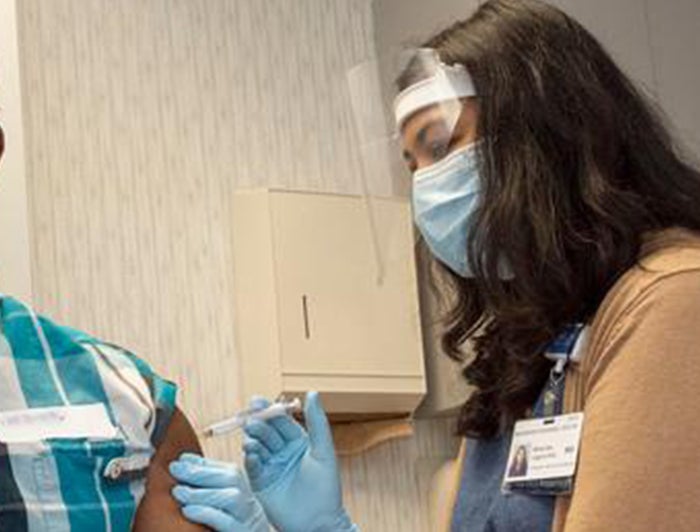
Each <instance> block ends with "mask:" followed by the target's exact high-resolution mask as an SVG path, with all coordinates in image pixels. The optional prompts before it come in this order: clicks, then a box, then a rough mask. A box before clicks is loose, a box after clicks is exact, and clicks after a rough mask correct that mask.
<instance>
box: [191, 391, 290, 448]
mask: <svg viewBox="0 0 700 532" xmlns="http://www.w3.org/2000/svg"><path fill="white" fill-rule="evenodd" d="M299 411H301V400H300V399H299V398H298V397H297V398H295V399H292V400H291V401H277V402H275V403H272V404H271V405H270V406H268V407H266V408H262V409H260V408H248V409H246V410H242V411H241V412H238V413H237V414H236V415H234V416H231V417H229V418H226V419H224V420H222V421H219V422H217V423H213V424H212V425H209V426H208V427H206V428H205V429H204V430H203V431H202V432H201V436H202V437H203V438H213V437H215V436H222V435H224V434H229V433H231V432H235V431H237V430H238V429H240V428H243V426H244V425H245V424H246V422H247V421H248V420H249V419H260V420H265V419H272V418H273V417H279V416H285V415H287V414H293V413H295V412H299Z"/></svg>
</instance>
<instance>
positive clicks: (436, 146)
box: [429, 142, 450, 161]
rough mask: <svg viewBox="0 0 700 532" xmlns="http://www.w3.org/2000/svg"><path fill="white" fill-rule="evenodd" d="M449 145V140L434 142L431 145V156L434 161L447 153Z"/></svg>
mask: <svg viewBox="0 0 700 532" xmlns="http://www.w3.org/2000/svg"><path fill="white" fill-rule="evenodd" d="M449 147H450V145H449V143H448V142H434V143H433V144H431V145H430V150H429V151H430V157H431V158H432V159H433V161H439V160H440V159H442V158H443V157H445V155H447V151H448V149H449Z"/></svg>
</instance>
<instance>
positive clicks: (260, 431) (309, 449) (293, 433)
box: [243, 392, 358, 532]
mask: <svg viewBox="0 0 700 532" xmlns="http://www.w3.org/2000/svg"><path fill="white" fill-rule="evenodd" d="M267 405H269V401H267V400H265V399H262V398H254V399H253V400H252V401H251V403H250V406H251V407H252V408H263V407H265V406H267ZM304 413H305V417H306V425H307V428H308V433H307V432H306V431H305V430H304V429H303V428H302V427H301V425H299V424H298V423H297V422H296V421H294V419H293V418H292V417H291V416H280V417H277V418H273V419H269V420H267V421H259V420H253V421H250V422H249V423H248V424H247V425H246V426H245V427H244V431H245V433H246V436H245V440H244V444H243V450H244V451H245V468H246V472H247V474H248V479H249V481H250V485H251V487H252V489H253V492H254V493H255V495H256V496H257V497H258V500H259V501H260V503H261V504H262V505H263V508H264V509H265V513H266V514H267V516H268V518H269V519H270V522H271V523H272V525H273V526H274V527H275V528H276V529H277V530H280V531H283V532H356V531H357V530H358V529H357V527H356V526H355V525H354V524H353V523H352V521H351V520H350V518H349V517H348V515H347V513H346V511H345V509H344V508H343V500H342V490H341V485H340V475H339V473H338V464H337V460H336V456H335V449H334V447H333V437H332V435H331V429H330V425H329V423H328V419H327V418H326V414H325V412H324V411H323V407H322V406H321V402H320V400H319V397H318V394H317V393H316V392H309V393H308V394H307V396H306V404H305V408H304Z"/></svg>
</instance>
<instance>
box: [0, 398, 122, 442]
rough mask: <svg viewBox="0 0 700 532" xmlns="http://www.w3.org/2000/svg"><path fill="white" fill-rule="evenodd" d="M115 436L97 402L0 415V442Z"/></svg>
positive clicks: (106, 437)
mask: <svg viewBox="0 0 700 532" xmlns="http://www.w3.org/2000/svg"><path fill="white" fill-rule="evenodd" d="M116 436H117V429H116V427H115V426H114V425H112V422H111V421H110V419H109V414H108V413H107V408H106V407H105V405H103V404H101V403H96V404H88V405H74V406H56V407H47V408H29V409H26V410H14V411H9V412H0V441H2V442H5V443H23V442H34V441H40V440H46V439H50V438H96V439H110V438H115V437H116Z"/></svg>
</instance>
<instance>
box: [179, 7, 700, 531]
mask: <svg viewBox="0 0 700 532" xmlns="http://www.w3.org/2000/svg"><path fill="white" fill-rule="evenodd" d="M425 47H426V48H429V49H431V50H433V52H434V54H435V55H436V56H437V57H438V58H439V61H440V63H441V64H442V65H443V66H442V67H441V68H442V72H443V73H444V77H446V78H451V77H455V78H457V79H458V80H461V81H460V82H458V83H457V85H456V86H458V88H459V90H457V91H456V94H457V96H458V99H459V103H460V106H459V116H458V118H457V120H456V121H455V122H454V125H453V126H452V125H451V124H452V122H450V120H448V117H446V116H441V113H443V112H444V108H445V106H443V105H442V104H441V103H440V102H437V101H429V102H428V103H429V105H425V106H424V107H422V108H411V107H410V106H408V107H409V110H410V112H409V113H403V115H401V116H398V112H397V125H398V127H399V131H400V134H401V137H402V140H403V145H404V155H405V158H406V160H407V163H408V165H409V167H410V168H411V170H412V171H413V172H414V181H413V187H414V188H413V194H414V213H415V216H416V223H417V225H418V227H419V229H420V230H421V233H422V235H423V237H424V239H425V241H426V243H427V244H428V246H429V247H430V249H431V250H432V251H433V254H434V255H435V256H436V257H437V258H438V259H439V260H440V261H441V263H442V267H443V268H444V269H445V270H446V271H447V273H448V275H449V277H450V279H451V281H452V283H451V284H452V287H451V288H452V289H454V290H456V292H457V294H458V298H457V302H456V304H455V305H454V307H453V308H452V311H451V312H450V314H449V319H448V323H449V327H448V330H447V332H446V334H445V336H444V338H443V345H444V348H445V350H446V351H447V353H449V354H450V355H451V356H452V357H454V358H458V359H459V358H460V357H461V355H460V352H461V350H460V347H462V345H463V344H464V343H465V342H467V341H470V342H471V343H472V344H473V347H474V350H475V353H476V354H475V356H474V358H473V359H472V360H471V361H470V363H469V365H468V366H467V368H466V370H465V371H464V376H465V378H466V379H467V381H468V382H469V383H471V384H472V385H474V386H475V387H476V392H475V393H474V394H473V395H471V396H470V397H469V398H468V400H467V401H466V402H465V404H464V406H463V408H462V410H461V413H460V416H459V423H458V433H459V434H460V435H461V436H463V437H464V438H465V445H463V448H462V452H461V458H460V466H459V467H460V469H459V475H458V476H459V485H458V486H457V487H456V488H455V498H454V500H455V503H454V507H453V510H452V516H451V523H452V524H451V526H452V530H454V531H460V530H537V531H539V530H555V531H561V530H565V531H566V532H574V531H575V532H579V531H607V530H620V529H625V530H675V531H678V530H700V509H697V508H696V501H697V500H698V496H700V471H698V469H697V468H695V467H693V466H692V465H691V464H695V463H696V462H697V450H696V449H697V447H698V443H700V416H697V415H696V406H695V397H696V382H698V378H699V377H700V348H699V347H698V342H697V339H696V335H697V331H698V321H697V320H698V316H700V174H699V173H698V171H697V170H696V169H695V168H693V167H692V166H691V165H690V164H689V163H688V162H686V161H685V160H684V159H683V156H682V155H681V154H680V153H679V151H678V149H677V146H675V145H674V143H673V139H672V138H671V137H670V135H669V133H668V131H667V130H666V128H665V126H664V124H663V122H662V120H661V118H660V116H659V114H657V111H656V110H655V109H654V107H653V106H652V105H651V104H650V103H649V102H648V101H647V100H646V99H645V97H644V96H643V95H642V94H641V93H640V92H639V90H638V89H636V88H635V87H634V85H633V84H632V83H631V82H630V81H629V79H628V78H627V77H626V76H625V75H624V74H623V73H622V72H621V71H620V69H619V68H618V67H617V66H616V65H615V64H614V62H613V61H612V60H611V59H610V57H609V56H608V54H607V53H606V52H605V51H604V50H603V48H602V47H601V46H600V45H599V43H598V42H597V41H596V40H595V39H594V38H593V37H592V36H591V35H590V34H589V33H588V32H587V31H586V30H585V29H584V28H583V27H582V26H580V25H579V24H578V23H577V22H575V21H574V20H572V19H571V18H569V17H568V16H566V15H565V14H564V13H562V12H561V11H559V10H557V9H556V8H554V7H551V6H549V5H546V4H544V3H541V2H538V1H536V0H492V1H488V2H485V3H484V4H483V5H482V6H481V7H480V8H479V10H478V11H477V12H476V13H475V14H474V15H473V16H472V17H471V18H469V19H468V20H465V21H462V22H458V23H456V24H455V25H453V26H452V27H450V28H448V29H446V30H445V31H443V32H442V33H440V34H439V35H437V36H436V37H434V38H432V39H431V40H430V41H428V42H427V43H426V44H425ZM421 65H424V63H421V62H420V61H414V62H413V63H412V64H411V65H409V67H408V68H407V69H406V70H405V71H404V73H403V74H402V75H401V76H400V77H399V79H398V89H399V91H400V95H399V97H400V98H401V94H404V95H405V94H406V91H411V90H417V89H416V87H418V86H419V84H420V83H422V82H423V81H424V80H425V79H427V78H426V74H427V75H433V74H431V73H430V72H428V73H426V72H424V70H425V69H424V68H422V66H421ZM459 71H464V72H465V73H462V74H460V73H459ZM469 82H471V88H472V89H473V91H472V92H471V93H470V90H469ZM438 92H439V91H438ZM448 92H449V91H448ZM453 92H454V91H453ZM414 100H415V101H420V98H415V99H414ZM402 103H403V102H399V103H397V110H398V109H401V108H402ZM404 107H405V106H404ZM404 115H405V116H404ZM436 116H437V117H436ZM441 120H442V123H443V124H448V125H447V126H446V127H445V126H443V127H440V126H439V125H438V126H437V127H434V128H433V126H432V125H431V124H433V123H438V124H440V121H441ZM430 128H433V129H434V131H433V132H432V133H430V132H429V130H430ZM579 324H585V325H586V326H587V327H586V328H585V329H583V330H585V331H587V332H586V335H587V336H586V338H587V339H586V341H585V343H582V342H583V339H584V337H583V336H579V333H580V331H581V330H582V328H581V326H580V325H579ZM572 331H573V332H572ZM562 333H566V334H565V336H564V338H563V340H562ZM562 341H563V343H564V344H566V345H567V346H568V347H567V348H566V349H565V352H566V353H565V354H566V357H565V358H561V357H560V358H559V361H558V362H557V363H556V366H555V365H554V363H553V362H552V357H546V356H543V354H544V353H547V352H550V351H551V349H550V347H551V346H552V345H555V344H557V345H558V344H561V343H562ZM574 345H577V346H579V347H580V346H582V345H583V346H585V348H581V349H582V357H581V361H580V362H579V363H578V364H571V363H569V364H567V359H568V355H569V354H570V353H571V352H572V349H573V347H572V346H574ZM581 349H580V350H581ZM554 358H556V357H554ZM575 412H583V417H584V422H583V432H582V436H581V439H580V443H579V447H578V455H579V459H578V463H577V465H576V477H575V481H574V479H572V478H570V477H567V478H561V479H558V483H557V482H550V483H549V484H546V483H545V484H538V485H537V486H533V485H528V486H514V487H515V488H519V489H512V490H511V489H509V490H507V491H505V492H504V490H502V486H503V476H504V472H505V471H506V468H507V457H508V449H509V443H510V440H511V434H512V432H513V430H514V426H515V423H516V421H518V420H521V419H525V418H537V417H539V416H544V415H555V416H556V415H557V414H559V413H575ZM307 424H308V430H309V433H308V435H307V434H306V432H304V431H303V430H302V429H301V428H300V427H299V426H298V425H295V424H294V423H293V422H292V421H291V420H290V419H288V418H281V419H276V420H273V421H270V422H269V423H267V424H258V423H255V424H253V425H250V426H249V427H248V428H247V433H248V441H247V442H246V444H245V451H246V459H245V465H246V470H247V474H248V478H249V480H250V488H251V489H252V494H250V495H247V496H245V495H241V493H243V494H245V493H249V492H248V491H247V490H248V488H247V487H246V486H245V484H244V483H242V481H240V482H241V484H240V485H239V488H238V490H239V491H238V492H237V493H238V496H242V497H244V498H245V497H248V498H247V499H246V500H247V501H248V504H251V505H253V504H256V503H257V502H259V504H260V505H261V506H262V508H263V509H264V510H265V513H266V514H267V517H268V519H269V520H270V522H271V523H272V524H273V525H274V526H275V527H276V528H277V529H278V530H282V531H287V530H328V531H330V530H350V529H352V524H351V521H350V519H349V518H348V517H347V515H346V514H345V512H344V511H343V509H342V508H343V507H342V502H341V499H340V491H339V480H338V477H337V473H336V469H335V458H334V455H333V452H332V446H331V443H330V436H329V433H328V429H327V424H326V423H325V417H324V416H323V414H322V410H321V409H320V407H319V405H318V401H317V399H316V398H315V396H313V395H312V396H311V398H310V401H309V404H308V405H307ZM577 443H578V442H577ZM572 449H573V447H572V448H569V449H567V452H572ZM531 458H532V457H531ZM191 460H192V459H191V458H190V459H186V460H185V462H184V463H180V464H179V466H178V469H179V471H177V472H178V473H180V474H179V475H177V476H178V478H179V480H180V481H181V482H183V483H184V484H189V487H186V486H182V487H180V488H178V489H177V491H176V497H177V498H178V500H180V502H181V503H182V504H184V505H185V511H186V512H190V516H192V517H193V518H194V519H195V520H196V519H200V520H201V522H207V523H209V524H210V526H214V527H215V528H216V526H215V525H216V520H209V521H207V520H206V519H209V518H210V517H211V516H214V519H215V518H216V517H219V516H220V514H219V513H218V512H219V510H220V509H221V508H220V503H218V502H217V501H216V500H215V499H206V497H203V496H202V495H201V494H202V493H203V492H201V491H199V490H200V489H201V488H207V487H208V486H209V484H208V483H207V482H206V481H205V480H204V479H203V473H208V474H210V475H211V476H213V477H214V478H216V479H217V480H218V481H219V482H220V483H221V484H222V485H225V482H224V479H225V478H226V477H227V475H228V476H229V477H233V478H236V479H238V476H239V473H237V472H236V471H235V470H232V469H227V468H223V469H222V468H217V467H214V466H210V465H209V464H207V463H204V464H201V463H200V464H192V463H191ZM640 464H643V466H640ZM532 467H534V466H533V464H532V463H531V468H532ZM317 477H319V478H317ZM238 481H239V480H237V482H238ZM310 486H313V488H314V489H313V490H312V489H311V487H310ZM197 497H200V498H199V499H197ZM309 499H311V500H312V501H313V504H305V503H304V500H309ZM197 501H199V502H201V503H204V504H203V505H201V506H200V505H196V504H195V505H193V502H197ZM208 501H209V502H208ZM217 504H219V507H217ZM239 507H242V506H240V505H239V506H237V507H236V508H239ZM226 515H227V517H230V518H232V519H234V521H235V520H236V519H237V517H236V515H235V512H234V514H231V513H230V512H229V513H228V514H226ZM232 515H233V517H232ZM203 516H206V517H203ZM244 521H245V519H242V520H241V519H238V521H236V522H238V523H239V524H240V523H243V522H244ZM329 523H335V524H332V525H331V524H329ZM218 529H219V530H224V529H225V528H218ZM231 530H234V528H231ZM235 530H238V529H235ZM240 530H245V528H241V529H240Z"/></svg>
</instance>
